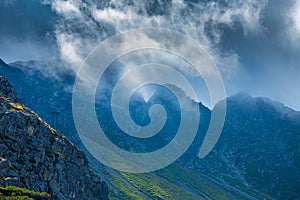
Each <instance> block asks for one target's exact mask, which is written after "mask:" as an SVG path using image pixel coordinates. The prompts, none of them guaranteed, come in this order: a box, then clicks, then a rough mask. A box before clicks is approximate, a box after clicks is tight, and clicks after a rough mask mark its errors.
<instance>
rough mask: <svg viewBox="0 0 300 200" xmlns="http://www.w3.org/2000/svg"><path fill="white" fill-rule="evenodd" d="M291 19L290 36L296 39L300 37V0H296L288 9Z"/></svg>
mask: <svg viewBox="0 0 300 200" xmlns="http://www.w3.org/2000/svg"><path fill="white" fill-rule="evenodd" d="M288 19H289V20H290V36H291V37H292V38H294V39H299V38H300V0H295V1H294V4H293V5H292V6H291V8H290V10H289V11H288Z"/></svg>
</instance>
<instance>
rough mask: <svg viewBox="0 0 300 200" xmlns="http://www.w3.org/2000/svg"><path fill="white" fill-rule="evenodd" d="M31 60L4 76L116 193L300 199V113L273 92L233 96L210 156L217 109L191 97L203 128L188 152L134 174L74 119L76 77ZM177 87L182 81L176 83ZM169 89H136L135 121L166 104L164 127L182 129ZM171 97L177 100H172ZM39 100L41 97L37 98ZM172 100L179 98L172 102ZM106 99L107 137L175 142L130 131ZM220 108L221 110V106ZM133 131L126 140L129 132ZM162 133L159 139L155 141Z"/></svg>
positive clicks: (143, 146)
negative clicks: (91, 146)
mask: <svg viewBox="0 0 300 200" xmlns="http://www.w3.org/2000/svg"><path fill="white" fill-rule="evenodd" d="M26 65H31V63H26V62H23V63H22V65H21V64H18V65H16V64H13V65H12V66H11V65H7V64H6V63H4V62H2V63H0V74H1V75H4V76H6V77H8V78H9V80H10V81H11V83H12V84H13V85H14V87H15V90H16V92H17V94H18V96H19V97H20V99H21V100H22V102H24V103H25V104H26V105H29V106H30V107H31V108H33V109H34V110H35V111H36V112H37V113H38V114H39V115H40V116H41V117H42V118H43V119H46V120H47V121H48V122H49V124H51V125H52V126H53V127H54V128H56V129H58V130H60V131H61V132H63V133H65V135H66V137H67V138H68V139H70V140H71V141H72V142H74V143H75V145H77V146H78V147H79V148H80V149H82V150H83V151H84V152H85V153H86V154H87V156H88V158H89V160H90V166H91V167H92V168H93V169H94V170H95V172H96V173H97V174H99V175H101V177H103V178H104V179H105V180H106V181H107V182H108V187H109V189H110V191H111V192H110V198H112V199H116V198H117V199H157V198H158V197H159V198H165V199H182V198H183V197H184V198H185V199H297V198H300V196H299V195H300V194H299V191H300V185H299V181H298V180H300V175H299V170H300V165H299V163H300V156H299V153H300V147H299V144H300V141H299V138H300V132H299V130H300V117H299V116H300V113H299V112H297V111H294V110H292V109H290V108H288V107H286V106H284V105H283V104H281V103H279V102H276V101H272V100H270V99H267V98H262V97H258V98H253V97H251V96H250V95H248V94H247V93H244V92H242V93H238V94H236V95H234V96H231V97H228V98H227V116H226V121H225V126H224V129H223V131H222V134H221V137H220V139H219V141H218V143H217V144H216V146H215V147H214V149H213V150H212V152H210V153H209V154H208V155H207V156H206V157H205V158H203V159H200V158H199V157H198V156H197V155H198V152H199V149H200V147H201V145H202V142H203V138H204V136H205V134H206V131H207V127H208V124H209V122H210V115H211V110H209V109H208V108H207V107H205V106H204V105H202V104H201V103H198V102H194V101H193V100H191V99H190V98H189V97H187V96H186V95H185V94H184V92H183V91H182V92H180V89H179V88H178V91H179V93H181V94H182V95H183V96H185V104H187V105H188V104H194V103H197V104H198V107H199V110H200V113H201V115H200V117H201V118H200V122H199V130H198V133H197V135H196V138H195V140H194V142H193V144H192V145H191V147H190V148H189V150H188V151H187V152H186V153H185V154H184V155H183V156H182V157H181V158H180V159H179V160H178V161H177V162H175V163H174V164H172V165H170V166H169V167H167V168H165V169H162V170H159V171H157V172H152V173H147V174H128V173H122V172H117V171H115V170H113V169H110V168H107V167H105V166H103V165H102V164H101V163H100V162H99V161H97V160H96V159H94V158H93V157H92V156H91V155H90V154H89V153H88V151H87V150H86V149H85V148H84V147H83V145H82V144H81V143H80V140H79V139H78V136H77V135H76V134H75V133H76V129H75V126H74V124H73V120H72V110H71V103H72V96H71V91H72V87H71V86H72V83H73V81H74V76H72V75H65V78H62V79H59V78H54V77H49V76H43V74H42V73H39V72H38V71H34V72H32V70H30V71H29V72H28V71H27V70H26V69H30V66H27V67H26ZM172 87H173V89H174V88H175V89H176V86H172ZM172 99H173V97H172V95H171V94H170V93H168V92H167V91H166V90H165V88H161V89H158V90H156V92H155V94H154V96H153V97H151V98H150V99H147V101H145V99H144V98H143V97H142V96H139V95H136V96H134V97H133V98H132V99H131V101H130V104H129V106H130V114H131V117H132V119H133V120H134V122H136V123H137V124H141V125H147V123H149V122H150V121H149V116H148V114H147V113H148V109H149V107H150V106H151V105H152V104H155V103H159V104H161V105H163V106H164V107H165V108H166V111H167V113H168V118H169V119H168V120H169V121H166V129H165V130H176V126H177V125H178V120H179V119H180V118H179V115H178V111H179V109H178V105H176V103H174V102H173V100H172ZM170 100H171V101H170ZM36 102H39V103H36ZM170 102H173V103H170ZM109 108H110V107H109V105H108V104H107V103H106V102H104V101H103V102H101V101H100V102H98V103H97V105H96V110H97V111H98V112H97V114H99V116H98V120H99V122H100V123H103V124H106V125H107V126H106V127H105V128H106V131H107V132H108V135H107V136H108V137H109V138H110V139H111V140H112V141H113V142H114V143H115V144H117V145H119V146H120V147H122V148H124V149H126V150H129V151H137V152H138V151H148V150H151V149H152V150H153V149H157V148H159V147H161V146H164V145H165V144H168V142H169V141H170V139H172V137H173V136H174V135H172V133H168V132H167V131H165V132H164V134H161V135H159V134H158V137H157V138H155V139H154V138H153V140H151V139H150V140H138V139H133V140H132V138H130V137H127V136H125V139H124V134H122V132H120V131H119V130H118V129H117V128H116V126H115V124H114V122H113V121H112V120H111V112H110V110H109ZM213 109H218V106H215V107H214V108H213ZM126 137H127V138H126ZM156 139H159V140H156Z"/></svg>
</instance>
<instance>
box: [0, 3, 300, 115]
mask: <svg viewBox="0 0 300 200" xmlns="http://www.w3.org/2000/svg"><path fill="white" fill-rule="evenodd" d="M45 2H47V3H46V4H45ZM94 2H96V3H94ZM108 2H109V1H99V0H95V1H92V0H88V1H85V2H84V3H83V2H81V1H79V0H68V1H60V0H52V1H44V4H42V3H41V1H38V0H28V1H23V0H14V1H11V0H2V1H1V2H0V23H1V28H0V58H2V59H3V60H4V61H6V62H13V61H16V60H31V59H37V60H49V59H52V58H58V57H59V58H61V59H62V60H63V61H64V62H66V63H67V64H68V66H70V68H71V69H72V70H74V71H76V70H77V69H78V66H79V64H78V63H80V62H81V61H82V59H83V58H84V57H85V56H86V55H87V53H88V52H89V51H90V50H91V49H92V48H93V47H94V46H95V45H96V44H97V43H98V42H100V41H101V40H103V39H105V38H107V37H108V36H110V35H113V34H115V33H116V32H121V31H125V30H128V29H131V28H141V27H149V26H156V27H166V28H171V29H174V30H178V31H181V32H183V33H185V34H187V35H189V36H190V37H192V38H194V39H195V40H197V41H198V42H199V43H200V44H202V45H203V46H204V47H205V48H207V49H208V51H209V52H210V53H211V55H212V57H213V58H214V59H215V61H216V63H217V65H218V67H219V68H220V71H221V72H222V75H223V78H224V81H225V87H226V90H227V94H228V95H232V94H233V93H236V92H239V91H242V90H243V91H247V92H249V93H250V94H251V95H253V96H266V97H270V98H271V99H273V100H278V101H281V102H283V103H284V104H286V105H287V106H289V107H292V108H294V109H296V110H300V90H299V86H300V0H287V1H283V0H282V1H279V0H273V1H267V0H256V1H245V0H236V1H234V0H232V1H224V2H226V3H224V2H223V1H222V2H223V3H222V4H220V3H216V2H217V1H216V2H214V1H206V3H202V2H201V1H199V2H198V3H189V1H181V0H173V1H166V2H167V3H165V4H163V5H160V7H159V8H156V9H151V8H153V5H149V3H140V2H141V1H138V0H136V1H135V0H133V1H132V3H131V4H130V5H125V4H124V3H121V2H117V1H112V2H110V3H108ZM168 2H169V3H168ZM191 2H197V1H191ZM112 4H113V6H112ZM155 6H157V5H155ZM155 6H154V7H155ZM56 69H57V68H56Z"/></svg>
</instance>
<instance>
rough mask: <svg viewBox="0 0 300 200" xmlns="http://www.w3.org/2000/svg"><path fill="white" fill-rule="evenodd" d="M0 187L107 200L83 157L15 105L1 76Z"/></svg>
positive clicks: (10, 89) (102, 184)
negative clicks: (16, 187) (9, 186)
mask: <svg viewBox="0 0 300 200" xmlns="http://www.w3.org/2000/svg"><path fill="white" fill-rule="evenodd" d="M0 94H1V96H0V186H8V185H14V186H18V187H25V188H27V189H30V190H35V191H39V192H47V193H50V194H51V198H52V199H103V200H106V199H108V188H107V185H106V183H105V182H104V181H102V180H101V179H100V178H99V177H97V176H96V175H95V174H94V173H93V172H92V170H91V169H90V168H89V165H88V161H87V159H86V156H85V155H84V154H83V152H81V151H80V150H79V149H77V148H76V147H75V146H74V145H73V144H72V143H71V142H69V141H68V140H67V139H66V138H65V137H64V136H63V135H61V134H60V133H58V132H57V131H56V130H54V129H53V128H51V127H50V126H49V125H48V124H47V123H46V122H44V121H43V120H42V119H41V118H40V117H39V116H38V115H36V114H35V113H34V112H32V111H31V110H29V109H28V108H26V107H24V106H23V105H21V104H19V103H17V102H18V98H17V97H16V94H15V92H14V89H13V87H12V86H11V85H10V84H9V83H8V81H7V80H6V78H4V77H0Z"/></svg>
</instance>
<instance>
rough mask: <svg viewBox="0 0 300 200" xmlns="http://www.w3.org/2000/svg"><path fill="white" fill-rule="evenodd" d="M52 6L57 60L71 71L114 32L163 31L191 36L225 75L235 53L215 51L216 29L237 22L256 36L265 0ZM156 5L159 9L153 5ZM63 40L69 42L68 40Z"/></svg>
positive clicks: (76, 0) (69, 0)
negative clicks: (56, 19) (56, 18)
mask: <svg viewBox="0 0 300 200" xmlns="http://www.w3.org/2000/svg"><path fill="white" fill-rule="evenodd" d="M50 2H51V5H52V8H53V9H54V11H56V12H57V13H59V14H60V15H62V16H64V18H63V19H62V20H61V23H60V24H59V25H58V26H57V31H56V37H57V43H58V46H59V47H60V51H61V57H62V59H64V60H65V61H66V62H67V63H69V64H71V65H72V66H73V67H72V68H73V69H75V70H76V69H78V66H79V65H80V63H81V61H82V59H83V58H84V57H85V56H86V55H87V54H88V53H89V52H90V51H91V49H92V48H93V47H94V46H96V45H97V44H98V43H99V42H100V41H102V40H104V39H106V38H107V37H109V36H111V35H113V34H115V33H116V32H122V31H126V30H129V29H133V28H143V27H164V28H170V29H172V30H176V31H180V32H182V33H184V34H186V35H188V36H190V37H192V38H193V39H195V40H196V41H198V42H199V43H200V44H201V45H203V46H204V47H205V48H206V49H207V50H208V51H209V53H211V54H212V55H213V57H214V58H215V59H216V60H218V61H219V63H223V62H222V60H223V59H224V63H230V64H229V65H228V66H224V65H222V66H221V67H226V68H232V69H228V70H227V69H226V70H223V71H224V72H226V73H227V72H228V73H231V71H233V70H234V69H235V68H236V67H237V65H238V64H237V63H238V56H236V55H235V53H234V52H232V55H229V54H230V52H229V53H228V52H227V53H225V54H223V55H222V54H220V53H219V52H218V50H216V48H218V45H219V44H220V41H221V37H222V30H221V28H220V26H222V25H223V26H224V25H225V26H229V27H230V26H234V24H235V23H240V24H241V25H242V27H243V29H244V32H245V33H247V32H252V31H257V30H259V29H260V27H261V25H260V17H261V12H262V10H263V9H264V7H265V6H266V4H267V1H266V0H256V1H250V0H247V1H245V0H238V1H227V3H218V2H215V1H209V2H206V3H202V2H199V3H197V4H195V3H192V2H189V1H182V0H173V1H170V2H171V3H164V4H163V3H160V2H156V1H153V2H152V1H151V2H144V1H138V0H133V1H131V3H127V2H126V1H109V2H108V3H102V4H99V2H97V1H91V0H89V1H79V0H67V1H60V0H53V1H50ZM155 2H156V3H157V4H154V5H153V3H155ZM153 9H154V10H153ZM158 11H159V12H158ZM66 35H68V38H69V39H66ZM70 38H71V39H70ZM63 51H65V52H63ZM224 55H225V56H224ZM231 59H232V60H231Z"/></svg>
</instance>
